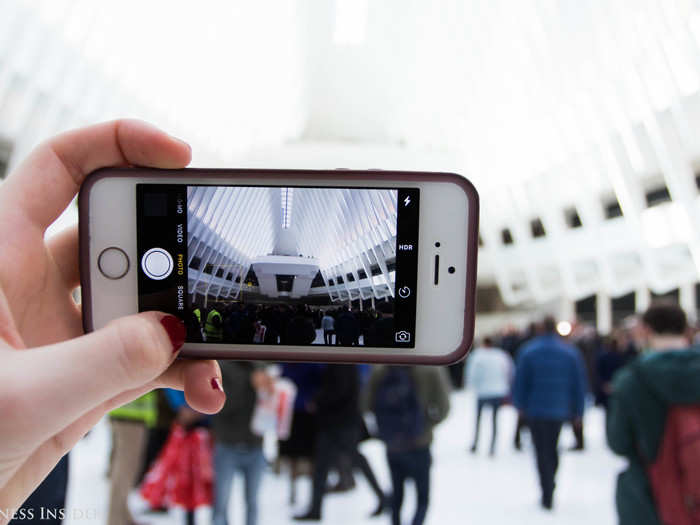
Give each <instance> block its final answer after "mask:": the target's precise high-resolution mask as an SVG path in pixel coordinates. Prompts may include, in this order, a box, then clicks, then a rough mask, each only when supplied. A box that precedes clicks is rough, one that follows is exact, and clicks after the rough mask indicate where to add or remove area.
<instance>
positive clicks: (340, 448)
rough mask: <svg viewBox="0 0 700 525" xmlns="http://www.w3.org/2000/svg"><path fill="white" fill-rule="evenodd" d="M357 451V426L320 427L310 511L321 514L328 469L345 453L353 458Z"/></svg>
mask: <svg viewBox="0 0 700 525" xmlns="http://www.w3.org/2000/svg"><path fill="white" fill-rule="evenodd" d="M355 452H357V427H356V425H344V426H336V427H328V428H320V429H319V430H318V434H317V435H316V451H315V453H314V475H313V493H312V497H311V509H310V513H312V514H320V513H321V506H322V504H323V495H324V493H325V492H326V480H327V478H328V471H329V470H330V469H331V467H332V466H333V465H336V464H338V462H339V460H340V458H341V457H343V456H344V455H345V456H347V457H349V458H352V457H353V456H354V453H355Z"/></svg>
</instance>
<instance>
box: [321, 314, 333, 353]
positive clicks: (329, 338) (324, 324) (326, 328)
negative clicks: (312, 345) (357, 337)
mask: <svg viewBox="0 0 700 525" xmlns="http://www.w3.org/2000/svg"><path fill="white" fill-rule="evenodd" d="M321 328H322V329H323V339H324V341H325V342H326V344H327V345H332V344H333V336H334V335H335V319H333V316H332V315H330V314H329V313H328V312H324V313H323V317H322V318H321Z"/></svg>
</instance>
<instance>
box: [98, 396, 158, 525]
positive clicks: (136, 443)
mask: <svg viewBox="0 0 700 525" xmlns="http://www.w3.org/2000/svg"><path fill="white" fill-rule="evenodd" d="M157 417H158V416H157V400H156V393H155V392H149V393H148V394H145V395H143V396H141V397H140V398H138V399H136V400H134V401H132V402H131V403H128V404H126V405H124V406H122V407H120V408H116V409H114V410H112V411H111V412H110V413H109V419H110V424H111V427H112V456H111V457H112V469H111V473H110V478H111V479H110V489H109V512H108V518H107V524H108V525H124V524H130V523H133V522H134V520H133V518H132V516H131V513H130V512H129V507H128V505H127V499H128V497H129V492H130V491H131V489H133V488H134V486H135V485H136V483H137V482H138V481H139V479H138V476H139V474H140V473H141V470H142V467H143V458H144V454H145V453H146V445H147V443H148V428H149V427H152V426H154V425H155V423H156V419H157Z"/></svg>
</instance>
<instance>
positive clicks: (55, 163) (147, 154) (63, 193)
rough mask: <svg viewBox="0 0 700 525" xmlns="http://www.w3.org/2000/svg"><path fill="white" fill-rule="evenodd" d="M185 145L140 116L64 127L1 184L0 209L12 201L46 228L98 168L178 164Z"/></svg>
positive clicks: (184, 157) (185, 159) (186, 152)
mask: <svg viewBox="0 0 700 525" xmlns="http://www.w3.org/2000/svg"><path fill="white" fill-rule="evenodd" d="M191 154H192V152H191V149H190V147H189V146H188V145H187V144H186V143H184V142H182V141H180V140H179V139H176V138H174V137H171V136H170V135H168V134H166V133H164V132H162V131H160V130H159V129H157V128H155V127H154V126H151V125H150V124H147V123H145V122H142V121H139V120H114V121H111V122H104V123H101V124H96V125H94V126H89V127H86V128H81V129H77V130H72V131H67V132H65V133H62V134H60V135H57V136H56V137H54V138H52V139H49V140H48V141H46V142H44V143H43V144H42V145H40V146H39V147H38V148H36V149H35V150H34V151H33V152H32V153H31V154H30V155H29V157H27V159H26V160H25V161H24V162H23V163H22V164H21V165H20V166H19V167H18V168H17V170H16V171H15V172H14V173H13V174H12V175H10V176H9V177H8V178H7V180H6V181H5V182H4V183H3V185H2V186H1V187H0V210H6V209H9V205H10V204H12V206H13V207H15V209H18V210H20V212H21V213H22V214H24V216H25V218H26V219H27V220H28V221H29V222H30V223H31V224H33V225H35V226H36V227H38V228H41V230H42V231H43V230H45V229H46V228H47V227H48V226H49V225H50V224H51V223H52V222H53V221H54V220H55V219H56V218H57V217H58V216H59V215H60V214H61V212H63V210H65V209H66V207H67V206H68V204H70V201H71V200H72V199H73V197H75V195H76V193H77V192H78V189H79V188H80V185H81V184H82V182H83V180H84V179H85V177H86V176H87V175H88V174H89V173H91V172H92V171H95V170H96V169H98V168H104V167H108V166H124V165H129V164H136V165H139V166H149V167H153V168H183V167H185V166H187V164H189V162H190V158H191Z"/></svg>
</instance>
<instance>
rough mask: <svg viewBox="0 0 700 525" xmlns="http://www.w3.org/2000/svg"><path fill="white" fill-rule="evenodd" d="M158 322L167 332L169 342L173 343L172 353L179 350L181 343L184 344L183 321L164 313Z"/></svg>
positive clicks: (184, 331) (185, 332)
mask: <svg viewBox="0 0 700 525" xmlns="http://www.w3.org/2000/svg"><path fill="white" fill-rule="evenodd" d="M160 324H162V325H163V328H165V331H166V332H168V337H170V342H172V343H173V353H175V352H177V351H178V350H180V348H182V345H184V344H185V336H186V334H187V331H186V330H185V323H183V322H182V321H181V320H180V319H179V318H177V317H175V316H174V315H166V316H165V317H163V318H162V319H161V320H160Z"/></svg>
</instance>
